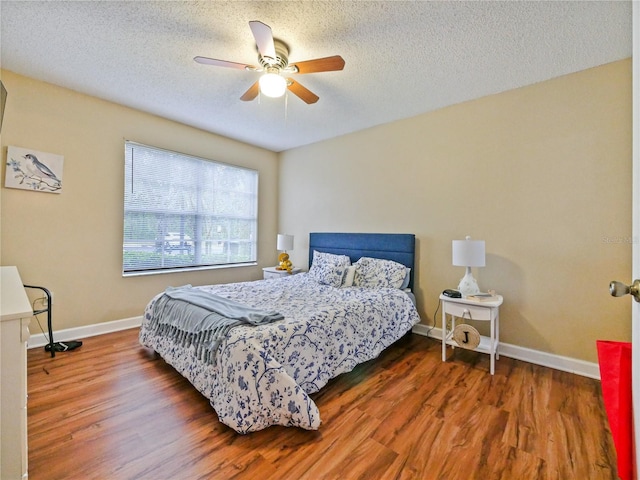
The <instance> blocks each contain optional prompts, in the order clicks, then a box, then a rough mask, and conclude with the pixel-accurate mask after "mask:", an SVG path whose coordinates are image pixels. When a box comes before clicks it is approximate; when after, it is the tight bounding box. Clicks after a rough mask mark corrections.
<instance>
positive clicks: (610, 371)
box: [596, 340, 633, 480]
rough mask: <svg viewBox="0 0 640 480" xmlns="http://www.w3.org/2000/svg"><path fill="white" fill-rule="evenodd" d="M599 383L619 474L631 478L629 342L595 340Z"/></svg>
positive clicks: (622, 478)
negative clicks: (616, 456) (616, 455)
mask: <svg viewBox="0 0 640 480" xmlns="http://www.w3.org/2000/svg"><path fill="white" fill-rule="evenodd" d="M596 344H597V347H598V360H599V365H600V383H601V385H602V398H603V400H604V408H605V410H606V411H607V417H608V418H609V428H610V429H611V435H612V436H613V443H614V445H615V447H616V452H617V454H618V476H619V477H620V479H621V480H632V475H633V467H632V457H633V437H632V424H633V419H632V413H631V343H630V342H611V341H606V340H597V341H596Z"/></svg>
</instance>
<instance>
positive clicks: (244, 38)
mask: <svg viewBox="0 0 640 480" xmlns="http://www.w3.org/2000/svg"><path fill="white" fill-rule="evenodd" d="M250 20H260V21H262V22H264V23H266V24H268V25H269V26H271V28H272V30H273V34H274V36H275V37H276V38H280V39H282V40H283V41H284V42H286V43H287V44H288V45H289V46H290V55H289V59H290V61H291V62H295V61H301V60H309V59H314V58H320V57H326V56H330V55H336V54H337V55H341V56H342V57H343V58H344V59H345V62H346V65H345V68H344V70H343V71H338V72H324V73H314V74H308V75H297V76H296V77H295V79H296V80H297V81H299V82H300V83H301V84H303V85H304V86H305V87H307V88H308V89H310V90H312V91H313V92H314V93H316V94H317V95H318V96H319V97H320V100H319V101H318V102H317V103H316V104H313V105H307V104H305V103H303V102H302V101H301V100H300V99H299V98H297V97H296V96H294V95H291V94H289V95H288V96H287V97H286V98H280V99H269V98H265V97H261V98H260V97H259V98H258V99H256V100H255V101H253V102H242V101H240V99H239V98H240V96H241V95H242V94H243V93H244V92H245V91H246V90H247V89H248V88H249V86H251V85H252V84H253V82H255V81H256V79H257V78H258V75H259V74H258V73H256V72H249V71H244V70H235V69H229V68H220V67H213V66H208V65H201V64H198V63H195V62H194V61H193V57H194V56H198V55H201V56H205V57H212V58H218V59H223V60H230V61H234V62H240V63H250V64H257V54H256V47H255V42H254V39H253V36H252V34H251V30H250V29H249V24H248V22H249V21H250ZM0 45H1V50H0V54H1V56H0V66H1V67H2V68H3V69H7V70H11V71H13V72H16V73H19V74H22V75H26V76H29V77H32V78H36V79H40V80H44V81H46V82H50V83H53V84H56V85H61V86H63V87H67V88H70V89H72V90H76V91H78V92H82V93H86V94H89V95H93V96H95V97H99V98H103V99H106V100H109V101H112V102H116V103H119V104H123V105H127V106H130V107H133V108H136V109H139V110H143V111H146V112H149V113H153V114H156V115H160V116H162V117H166V118H169V119H172V120H176V121H178V122H182V123H185V124H187V125H192V126H194V127H198V128H201V129H203V130H207V131H210V132H214V133H218V134H221V135H224V136H227V137H231V138H235V139H238V140H241V141H244V142H247V143H250V144H254V145H257V146H260V147H264V148H267V149H269V150H273V151H283V150H287V149H291V148H294V147H297V146H301V145H306V144H309V143H313V142H317V141H320V140H323V139H327V138H331V137H335V136H338V135H342V134H345V133H349V132H353V131H357V130H361V129H364V128H367V127H371V126H374V125H379V124H383V123H387V122H391V121H394V120H398V119H401V118H407V117H411V116H415V115H418V114H421V113H424V112H427V111H431V110H435V109H438V108H441V107H444V106H447V105H452V104H456V103H460V102H464V101H467V100H470V99H474V98H478V97H482V96H485V95H490V94H494V93H498V92H502V91H505V90H510V89H513V88H517V87H521V86H524V85H529V84H532V83H536V82H540V81H543V80H547V79H549V78H553V77H557V76H560V75H564V74H568V73H571V72H576V71H579V70H583V69H586V68H590V67H594V66H597V65H602V64H605V63H609V62H612V61H616V60H620V59H623V58H627V57H630V56H631V2H630V1H624V2H621V1H615V2H586V1H577V2H561V1H555V2H551V1H543V2H526V1H512V2H483V1H473V2H427V1H413V2H397V1H375V2H373V1H372V2H370V1H353V2H348V1H344V2H343V1H328V2H321V1H305V2H298V1H296V2H293V1H292V2H287V1H284V2H266V1H254V2H235V1H234V2H222V1H204V2H203V1H201V2H192V1H86V2H82V1H46V2H39V1H4V0H2V1H1V2H0ZM9 95H10V93H9Z"/></svg>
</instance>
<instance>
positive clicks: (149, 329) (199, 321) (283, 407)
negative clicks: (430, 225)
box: [140, 233, 420, 434]
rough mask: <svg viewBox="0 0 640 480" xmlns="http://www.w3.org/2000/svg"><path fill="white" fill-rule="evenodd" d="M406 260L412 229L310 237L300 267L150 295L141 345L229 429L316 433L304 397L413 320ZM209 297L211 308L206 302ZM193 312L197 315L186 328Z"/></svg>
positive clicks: (410, 262) (410, 268)
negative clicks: (205, 400) (280, 428)
mask: <svg viewBox="0 0 640 480" xmlns="http://www.w3.org/2000/svg"><path fill="white" fill-rule="evenodd" d="M414 256H415V237H414V235H412V234H368V233H311V234H310V236H309V266H310V268H309V271H308V272H304V273H299V274H297V275H290V276H285V277H280V278H276V279H270V280H259V281H254V282H241V283H231V284H223V285H208V286H201V287H190V286H183V287H179V288H175V289H172V288H170V289H167V291H165V292H162V293H159V294H158V295H156V296H155V297H154V298H153V299H152V300H151V301H150V302H149V304H148V305H147V307H146V309H145V314H144V318H143V321H142V326H141V329H140V343H141V344H142V345H144V346H146V347H148V348H151V349H153V350H154V351H155V352H157V353H158V354H159V355H160V356H161V357H162V358H163V359H164V360H165V361H166V362H167V363H168V364H170V365H171V366H173V367H174V368H175V369H176V370H177V371H178V372H179V373H181V374H182V375H183V376H184V377H186V378H187V379H188V380H189V382H191V384H193V386H194V387H195V388H196V389H197V390H198V391H200V393H202V394H203V395H204V396H205V397H206V398H208V399H209V401H210V403H211V405H212V407H213V408H214V410H215V411H216V413H217V415H218V418H219V420H220V421H221V422H222V423H224V424H226V425H228V426H229V427H231V428H232V429H234V430H235V431H236V432H238V433H242V434H244V433H249V432H253V431H257V430H261V429H264V428H267V427H269V426H271V425H283V426H294V427H300V428H304V429H308V430H315V429H318V428H319V426H320V423H321V420H320V412H319V410H318V407H317V405H316V404H315V403H314V401H313V400H312V399H311V398H310V396H309V395H311V394H313V393H315V392H317V391H319V390H320V389H321V388H322V387H323V386H324V385H326V384H327V382H328V381H329V380H331V379H332V378H334V377H336V376H338V375H340V374H341V373H345V372H349V371H351V370H352V369H353V368H354V367H355V366H356V365H358V364H360V363H362V362H365V361H368V360H371V359H373V358H376V357H377V356H378V355H379V354H380V353H381V352H382V351H383V350H384V349H385V348H387V347H388V346H389V345H391V344H392V343H394V342H395V341H396V340H398V339H400V338H401V337H402V336H404V335H405V334H406V333H407V332H409V331H410V330H411V327H412V326H413V325H415V324H416V323H418V322H419V321H420V317H419V315H418V312H417V310H416V308H415V300H414V298H413V297H412V295H411V293H410V292H411V289H412V288H413V279H414ZM187 295H192V296H193V298H196V300H192V299H191V297H188V298H187V297H186V296H187ZM183 296H184V297H183ZM210 299H211V301H212V302H213V301H215V302H218V303H220V304H221V307H220V308H221V309H220V308H217V307H216V308H213V310H215V312H218V313H211V312H210V311H209V310H210V309H208V308H205V307H207V306H208V302H209V301H210ZM201 302H202V303H201ZM218 303H216V305H218ZM205 304H206V305H205ZM194 305H196V306H194ZM227 307H228V308H229V309H230V310H225V309H226V308H227ZM245 307H246V309H247V310H246V311H245V310H242V312H240V313H238V314H237V315H238V316H236V312H237V310H238V309H242V308H245ZM186 308H191V310H189V311H188V313H187V311H186V310H184V309H186ZM201 308H203V309H204V310H206V312H205V311H204V310H203V311H201V310H200V309H201ZM179 309H182V310H179ZM196 310H197V311H198V312H200V315H201V316H200V317H197V318H196V320H195V321H192V323H189V324H188V326H185V325H187V324H186V323H185V322H186V320H185V318H188V319H189V320H193V318H191V317H192V316H194V315H196V314H195V313H193V312H195V311H196ZM175 312H178V313H175ZM227 312H230V313H227ZM192 313H193V315H192ZM225 315H227V316H225ZM218 317H220V318H218ZM237 318H243V320H238V319H237ZM212 319H214V320H215V322H216V323H215V328H211V327H210V325H209V324H208V323H207V322H210V321H211V322H213V321H214V320H212ZM216 319H217V320H216ZM233 319H235V320H233ZM217 322H221V323H217ZM225 322H226V323H225ZM234 322H235V323H234ZM194 325H196V326H194ZM213 330H215V332H216V333H215V334H211V331H213Z"/></svg>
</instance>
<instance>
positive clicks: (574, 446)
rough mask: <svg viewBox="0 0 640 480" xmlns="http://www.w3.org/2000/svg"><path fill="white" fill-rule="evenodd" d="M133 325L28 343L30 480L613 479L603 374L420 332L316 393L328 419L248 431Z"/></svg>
mask: <svg viewBox="0 0 640 480" xmlns="http://www.w3.org/2000/svg"><path fill="white" fill-rule="evenodd" d="M137 335H138V330H137V329H132V330H125V331H122V332H117V333H112V334H108V335H102V336H99V337H91V338H87V339H85V340H84V345H83V346H82V347H81V348H80V349H78V350H75V351H73V352H66V353H58V354H57V355H56V357H55V358H53V359H52V358H50V356H49V354H47V353H46V352H44V350H43V349H40V348H38V349H32V350H29V351H28V391H29V403H28V424H29V478H30V479H31V480H44V479H46V480H52V479H55V480H63V479H101V480H103V479H104V480H107V479H108V480H120V479H136V480H143V479H152V480H165V479H166V480H169V479H171V480H174V479H176V480H183V479H184V480H191V479H254V478H259V479H260V480H276V479H277V480H289V479H296V480H297V479H313V480H315V479H349V480H350V479H358V478H363V479H427V480H429V479H445V480H455V479H483V480H484V479H518V480H524V479H558V480H569V479H578V480H583V479H589V480H595V479H615V478H617V475H616V468H615V460H616V457H615V450H614V447H613V442H612V439H611V433H610V431H609V428H608V423H607V421H606V417H605V413H604V408H603V404H602V396H601V390H600V382H598V381H596V380H592V379H588V378H584V377H580V376H577V375H572V374H569V373H564V372H559V371H556V370H552V369H548V368H544V367H540V366H536V365H531V364H528V363H525V362H520V361H517V360H512V359H509V358H505V357H502V358H501V359H500V360H499V361H498V362H496V374H495V376H493V377H492V376H491V375H490V374H489V362H488V360H489V357H488V356H487V355H483V354H479V353H476V352H469V351H464V350H461V349H458V350H456V352H455V354H454V355H453V356H452V357H450V360H449V361H448V362H446V363H442V361H441V350H440V348H441V347H440V343H439V342H437V341H435V340H432V339H428V338H426V337H423V336H418V335H411V334H410V335H408V336H407V337H405V338H404V339H402V340H400V341H399V342H398V343H396V344H395V345H393V346H392V347H391V348H389V349H388V350H387V351H385V352H384V353H383V354H382V355H381V356H380V357H379V358H377V359H375V360H372V361H370V362H367V363H366V364H363V365H360V366H359V367H357V368H356V369H355V370H354V371H352V372H350V373H348V374H344V375H341V376H340V377H338V378H336V379H334V380H333V381H331V382H330V383H329V384H328V385H327V386H326V387H325V388H324V389H323V390H322V391H321V392H319V393H317V394H314V395H313V398H314V400H315V402H316V403H317V404H318V407H319V408H320V413H321V417H322V420H323V423H322V425H321V426H320V429H319V430H318V431H305V430H301V429H296V428H283V427H270V428H268V429H266V430H263V431H260V432H256V433H252V434H249V435H244V436H243V435H238V434H236V433H235V432H234V431H232V430H231V429H229V428H228V427H226V426H224V425H222V424H221V423H219V422H218V419H217V416H216V414H215V412H214V411H213V409H212V408H211V407H210V405H209V403H208V401H207V400H206V399H205V398H204V397H203V396H202V395H200V394H199V393H198V392H197V391H196V390H195V389H194V388H193V387H191V385H190V384H189V383H188V382H187V381H186V380H185V379H184V378H183V377H181V376H180V375H179V374H178V373H176V372H175V370H173V369H172V368H171V367H169V366H168V365H167V364H165V362H164V361H163V360H162V359H161V358H160V357H158V356H156V355H155V354H154V353H153V352H151V351H149V350H148V349H146V348H144V347H142V346H140V344H139V343H138V337H137Z"/></svg>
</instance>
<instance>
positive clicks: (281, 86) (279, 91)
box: [258, 73, 287, 98]
mask: <svg viewBox="0 0 640 480" xmlns="http://www.w3.org/2000/svg"><path fill="white" fill-rule="evenodd" d="M258 82H259V84H260V92H262V94H263V95H266V96H267V97H273V98H277V97H281V96H282V95H284V92H285V90H286V89H287V81H286V80H285V79H284V77H282V76H280V75H278V74H277V73H265V74H264V75H262V76H261V77H260V80H259V81H258Z"/></svg>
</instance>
